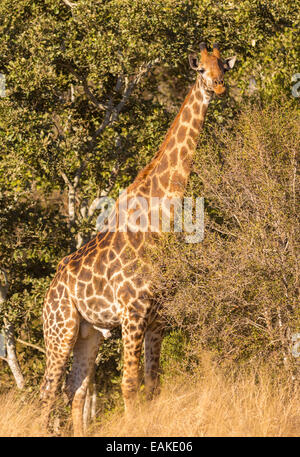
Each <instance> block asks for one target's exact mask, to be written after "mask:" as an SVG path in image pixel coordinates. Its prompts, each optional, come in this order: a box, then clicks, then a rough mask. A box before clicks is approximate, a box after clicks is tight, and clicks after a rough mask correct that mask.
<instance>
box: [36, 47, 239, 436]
mask: <svg viewBox="0 0 300 457" xmlns="http://www.w3.org/2000/svg"><path fill="white" fill-rule="evenodd" d="M235 60H236V56H234V57H231V58H228V59H224V60H223V59H221V55H220V50H219V45H218V44H214V45H213V51H212V53H209V52H208V49H207V46H206V44H205V43H201V44H200V54H199V55H190V56H189V63H190V66H191V68H192V69H193V70H195V71H196V75H197V76H196V81H195V83H194V84H193V86H192V87H191V89H190V90H189V92H188V94H187V96H186V98H185V100H184V102H183V104H182V106H181V108H180V110H179V112H178V114H177V116H176V117H175V119H174V121H173V123H172V125H171V127H170V128H169V130H168V132H167V134H166V136H165V139H164V141H163V143H162V145H161V147H160V148H159V150H158V152H157V153H156V155H155V156H154V158H153V159H152V160H151V162H150V163H149V164H148V165H147V166H146V167H145V168H144V169H143V170H141V171H140V172H139V174H138V175H137V177H136V179H135V180H134V182H133V183H132V184H131V185H129V187H128V188H127V189H126V198H127V199H129V198H130V197H143V198H144V199H145V200H146V202H148V203H149V205H148V207H147V208H146V209H145V208H144V207H143V208H141V207H140V208H139V209H140V210H141V214H143V215H144V216H145V217H146V219H147V220H149V218H150V212H151V209H152V208H151V202H152V201H153V200H152V197H158V198H173V197H177V198H178V197H180V198H182V197H183V195H184V192H185V188H186V185H187V182H188V178H189V175H190V171H191V166H192V159H193V155H194V151H195V149H196V142H197V137H198V135H199V132H200V130H201V128H202V126H203V123H204V119H205V115H206V112H207V108H208V105H209V102H210V100H211V99H212V98H213V96H214V95H215V94H216V95H218V96H220V95H222V94H224V93H225V90H226V89H225V85H224V73H225V72H226V71H228V70H230V69H232V68H233V66H234V64H235ZM123 195H124V194H122V195H121V196H120V197H119V199H118V201H117V202H116V205H115V209H114V211H113V217H114V218H115V219H117V220H118V221H119V222H120V219H121V213H120V211H119V208H120V206H121V204H123V200H124V197H123ZM130 215H132V208H131V209H127V210H126V211H125V219H126V223H128V225H127V226H126V227H127V230H124V226H122V225H120V224H119V225H118V226H117V228H115V229H114V230H106V231H102V232H98V233H97V235H96V237H95V238H93V239H92V240H91V241H89V242H88V243H87V244H85V245H84V246H83V247H82V248H80V249H79V250H77V251H76V252H74V253H72V254H70V255H69V256H67V257H65V258H64V259H63V260H62V261H61V262H60V263H59V265H58V268H57V272H56V274H55V276H54V279H53V281H52V283H51V285H50V287H49V290H48V292H47V295H46V297H45V303H44V309H43V328H44V339H45V347H46V359H47V361H46V370H45V374H44V378H43V382H42V385H41V398H42V402H43V408H42V415H43V421H44V424H45V425H46V426H47V424H48V420H49V416H50V412H51V409H52V407H53V403H54V399H55V394H56V391H57V389H58V386H59V382H60V380H61V378H62V375H63V373H64V369H65V366H66V363H67V361H68V359H69V357H70V355H71V352H72V350H73V363H72V369H71V372H70V374H69V376H68V377H67V381H66V393H67V395H68V397H69V400H70V402H71V404H72V420H73V429H74V435H75V436H82V435H83V434H84V427H83V408H84V402H85V398H86V393H87V389H88V385H89V382H90V379H91V376H92V374H93V369H94V362H95V358H96V356H97V353H98V350H99V346H100V345H101V343H102V342H103V339H104V338H105V337H107V336H109V333H110V330H112V329H113V328H115V327H117V326H121V329H122V341H123V350H124V368H123V377H122V383H121V388H122V394H123V399H124V404H125V412H127V413H128V412H132V411H134V404H135V398H136V394H137V390H138V376H139V359H140V355H141V351H142V346H143V344H144V351H145V367H144V382H145V392H146V395H147V398H152V396H153V394H154V393H155V392H156V391H157V390H158V389H159V357H160V348H161V342H162V338H163V331H164V324H163V320H162V319H161V318H160V317H159V313H158V304H157V301H156V300H155V293H154V291H153V290H152V287H151V279H150V275H149V268H150V267H149V265H148V264H147V261H146V260H145V257H144V252H145V247H146V246H147V243H153V242H154V243H155V242H157V239H158V240H159V237H158V238H157V237H156V238H154V236H153V234H152V232H151V230H148V231H145V230H141V229H140V230H139V229H137V228H136V226H134V223H131V222H130ZM110 220H111V218H110ZM156 235H157V234H156Z"/></svg>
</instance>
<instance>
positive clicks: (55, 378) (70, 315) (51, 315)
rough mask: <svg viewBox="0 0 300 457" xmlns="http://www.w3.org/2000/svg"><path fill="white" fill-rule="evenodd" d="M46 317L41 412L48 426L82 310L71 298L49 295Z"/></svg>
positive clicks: (46, 304) (44, 316) (44, 318)
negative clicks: (79, 310) (50, 297)
mask: <svg viewBox="0 0 300 457" xmlns="http://www.w3.org/2000/svg"><path fill="white" fill-rule="evenodd" d="M43 321H44V323H43V325H44V339H45V347H46V371H45V375H44V378H43V382H42V385H41V400H42V415H41V416H42V423H43V426H44V428H45V429H46V430H47V429H48V423H49V417H50V413H51V410H52V408H53V404H54V401H55V394H56V392H57V389H58V386H59V383H60V381H61V378H62V375H63V372H64V369H65V366H66V363H67V361H68V358H69V356H70V353H71V351H72V349H73V346H74V343H75V341H76V338H77V333H78V328H79V314H78V312H77V310H76V308H75V307H74V305H73V304H72V303H71V301H69V300H67V299H61V300H60V299H58V298H55V299H54V300H53V299H52V300H50V299H49V298H48V299H46V302H45V306H44V312H43Z"/></svg>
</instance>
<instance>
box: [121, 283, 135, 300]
mask: <svg viewBox="0 0 300 457" xmlns="http://www.w3.org/2000/svg"><path fill="white" fill-rule="evenodd" d="M135 296H136V292H135V290H134V288H133V287H132V285H131V284H130V283H129V282H125V283H124V284H123V286H122V287H121V289H120V290H119V297H120V299H121V300H122V301H123V302H124V304H125V305H127V304H128V303H129V302H130V301H131V300H132V298H133V297H135Z"/></svg>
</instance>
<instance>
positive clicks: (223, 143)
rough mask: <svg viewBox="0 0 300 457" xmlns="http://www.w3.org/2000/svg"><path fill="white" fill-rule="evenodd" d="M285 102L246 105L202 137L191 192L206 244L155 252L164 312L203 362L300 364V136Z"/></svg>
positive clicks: (168, 240) (175, 242)
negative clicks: (203, 352) (209, 357)
mask: <svg viewBox="0 0 300 457" xmlns="http://www.w3.org/2000/svg"><path fill="white" fill-rule="evenodd" d="M282 103H283V104H282V105H280V104H273V105H272V106H269V107H266V108H258V107H250V106H248V107H245V109H244V110H243V111H242V114H240V116H239V117H238V118H236V119H235V120H234V121H232V122H229V123H228V124H227V125H226V127H224V129H222V130H220V129H219V130H217V129H215V130H213V131H211V132H210V135H209V136H203V137H202V139H201V141H200V145H199V147H198V150H197V154H196V158H195V165H194V174H193V176H192V179H191V181H190V186H189V194H190V195H193V196H204V197H205V237H204V241H203V242H202V243H199V244H185V243H184V239H183V236H182V234H181V235H180V236H178V235H175V234H172V235H170V234H164V237H163V239H162V243H161V245H160V246H158V247H157V249H156V250H155V252H152V255H153V259H152V260H153V266H154V273H153V275H154V279H155V281H156V284H157V287H159V290H160V300H161V301H162V302H163V303H164V307H163V312H164V313H166V314H167V316H168V320H169V322H170V324H171V325H173V326H174V325H175V326H177V327H178V328H179V329H181V331H183V332H185V334H186V335H188V339H189V341H190V343H189V344H190V345H191V344H192V348H193V352H194V354H196V355H197V354H199V350H200V349H201V348H206V349H208V350H210V351H213V352H214V353H215V354H216V355H217V356H218V358H219V360H223V361H227V362H230V363H232V361H248V362H250V361H251V362H254V361H257V360H258V359H259V360H260V361H263V360H265V361H268V362H269V363H271V362H276V363H280V364H283V363H285V365H287V366H294V367H296V365H297V359H296V358H295V357H293V356H292V355H291V343H292V341H291V337H292V335H293V334H294V333H296V332H297V331H299V326H300V319H299V318H300V315H299V304H298V300H299V297H298V295H299V284H298V277H299V267H298V264H297V253H296V249H297V232H298V233H299V208H298V210H297V191H298V190H299V189H298V188H297V183H298V181H297V159H296V153H297V150H299V139H300V132H299V116H298V113H297V111H296V109H292V108H289V109H286V107H287V102H285V101H283V102H282ZM183 266H184V268H183ZM162 270H163V271H164V274H163V275H162V274H161V272H162ZM187 360H190V359H187Z"/></svg>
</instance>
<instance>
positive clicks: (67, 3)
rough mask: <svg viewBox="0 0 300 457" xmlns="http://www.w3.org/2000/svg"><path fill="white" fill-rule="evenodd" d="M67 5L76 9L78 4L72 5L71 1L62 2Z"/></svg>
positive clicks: (64, 0)
mask: <svg viewBox="0 0 300 457" xmlns="http://www.w3.org/2000/svg"><path fill="white" fill-rule="evenodd" d="M62 1H63V2H64V4H65V5H67V6H69V7H70V8H74V6H76V3H72V2H70V1H69V0H62Z"/></svg>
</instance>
